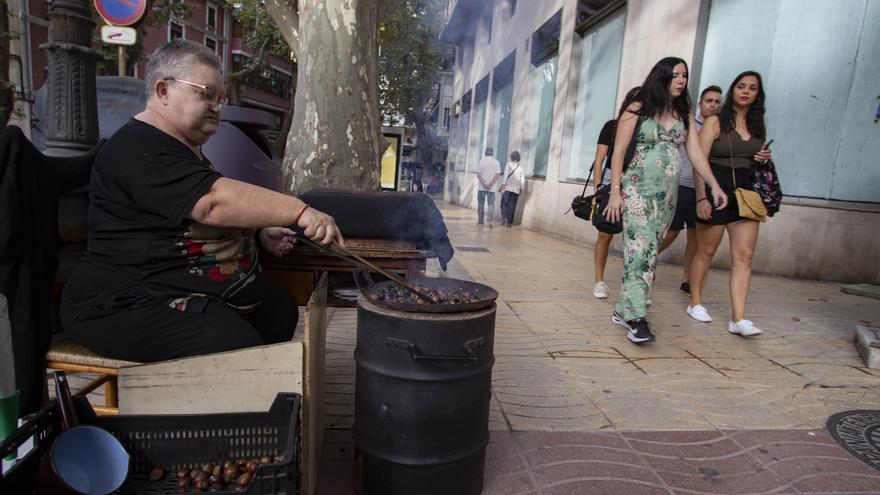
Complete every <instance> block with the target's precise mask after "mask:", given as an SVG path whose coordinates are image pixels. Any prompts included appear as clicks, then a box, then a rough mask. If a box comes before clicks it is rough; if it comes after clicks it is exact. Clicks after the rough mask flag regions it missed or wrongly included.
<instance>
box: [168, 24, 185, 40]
mask: <svg viewBox="0 0 880 495" xmlns="http://www.w3.org/2000/svg"><path fill="white" fill-rule="evenodd" d="M172 26H180V38H183V39H186V23H183V22H180V21H177V20H174V19H172V20H169V21H168V35H167V36H166V38H167V41H171V40H173V39H176V38H172V37H171V28H172Z"/></svg>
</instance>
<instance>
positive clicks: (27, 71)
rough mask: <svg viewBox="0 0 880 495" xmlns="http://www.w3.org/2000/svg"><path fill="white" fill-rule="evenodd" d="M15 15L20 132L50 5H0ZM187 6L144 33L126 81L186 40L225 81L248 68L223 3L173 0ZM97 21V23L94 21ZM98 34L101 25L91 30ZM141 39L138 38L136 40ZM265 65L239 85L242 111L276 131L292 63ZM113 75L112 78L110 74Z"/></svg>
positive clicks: (40, 73) (33, 1) (37, 77)
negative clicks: (259, 116)
mask: <svg viewBox="0 0 880 495" xmlns="http://www.w3.org/2000/svg"><path fill="white" fill-rule="evenodd" d="M3 1H7V4H8V5H9V7H10V8H11V12H12V13H13V14H14V15H15V17H16V19H15V21H12V20H10V26H11V31H13V32H12V34H13V36H12V40H13V43H12V47H11V52H12V53H13V54H14V57H13V60H14V62H15V63H13V64H12V69H13V71H12V73H11V74H10V76H11V77H10V79H11V81H12V82H13V84H15V85H16V96H17V99H18V103H17V104H16V110H17V112H16V118H15V120H13V122H12V123H16V124H17V125H19V127H21V128H22V129H29V127H30V126H29V125H28V124H27V123H28V122H29V121H30V119H31V117H32V113H33V108H32V105H33V102H34V93H35V92H36V91H37V90H38V89H39V88H40V87H42V86H43V83H44V82H45V79H46V75H47V71H46V64H47V59H46V55H45V53H44V52H43V51H42V50H40V48H39V47H40V45H41V44H43V43H45V42H46V41H47V40H48V36H49V3H47V2H46V1H41V0H14V1H13V0H3ZM173 1H176V2H178V3H185V4H188V5H190V6H191V9H190V15H189V16H188V17H186V18H171V19H169V20H168V22H166V23H165V24H164V25H162V26H160V27H147V28H145V31H146V35H145V36H143V39H142V46H143V53H144V57H145V58H144V59H142V60H139V61H138V62H137V63H135V64H132V66H131V67H128V71H127V75H129V76H133V77H137V78H143V76H144V71H145V68H146V63H147V59H146V57H148V56H149V54H150V53H152V52H153V50H155V49H156V48H157V47H158V46H160V45H162V44H163V43H166V42H168V41H170V40H172V39H174V38H185V39H187V40H190V41H193V42H195V43H198V44H201V45H205V46H206V47H208V48H209V49H211V50H212V51H214V52H215V53H216V54H217V56H218V57H220V60H221V62H222V63H223V75H224V77H226V76H228V75H229V74H231V73H233V72H234V71H235V70H237V69H239V68H241V67H243V66H244V65H246V64H247V60H248V59H249V58H250V57H251V52H250V50H249V49H248V47H247V46H246V45H245V44H244V42H243V41H242V38H243V34H242V29H243V28H242V27H241V26H240V25H239V24H238V23H236V22H235V20H234V19H233V16H232V11H231V10H230V9H228V8H227V7H226V5H227V4H225V3H224V2H214V1H212V0H173ZM96 18H97V17H96ZM99 29H100V25H98V26H96V27H95V30H96V32H97V30H99ZM139 35H140V34H139ZM266 58H267V62H268V63H267V64H266V65H265V66H264V67H263V68H262V70H260V71H259V72H255V73H252V74H251V75H250V76H249V77H246V78H245V79H244V80H243V81H242V82H243V84H244V91H243V93H242V102H241V104H242V106H247V107H254V108H259V109H261V110H267V111H269V112H271V113H272V114H273V115H275V118H276V124H277V128H279V129H280V127H281V124H282V122H283V119H284V114H285V113H286V112H287V111H288V110H289V109H290V91H291V87H292V85H293V83H294V81H293V77H292V69H293V68H292V65H291V63H290V61H288V60H284V59H282V58H279V57H276V56H275V55H271V54H270V55H269V56H268V57H266ZM110 75H115V74H110Z"/></svg>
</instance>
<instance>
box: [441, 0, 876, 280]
mask: <svg viewBox="0 0 880 495" xmlns="http://www.w3.org/2000/svg"><path fill="white" fill-rule="evenodd" d="M445 16H446V21H445V24H444V27H443V31H442V32H441V40H443V41H446V42H449V43H452V44H454V45H455V46H456V57H455V66H454V84H453V85H454V89H453V100H454V103H453V111H452V122H451V126H450V137H449V164H448V165H449V166H448V173H447V176H446V184H445V187H444V198H445V199H447V200H448V201H450V202H452V203H456V204H460V205H464V206H470V207H475V205H476V196H477V195H476V186H477V184H476V182H477V181H476V177H475V171H474V168H475V166H476V163H477V160H478V159H479V157H480V155H481V154H482V150H483V149H485V147H486V146H493V147H494V148H495V151H496V156H498V157H499V160H501V158H502V157H506V156H507V155H509V153H510V152H511V151H513V150H518V151H520V153H521V154H522V157H523V160H522V163H523V167H524V169H525V171H526V174H527V180H526V188H525V191H524V193H523V196H522V197H521V199H520V205H521V206H519V210H520V211H519V212H518V213H517V218H518V219H519V220H520V221H521V222H522V224H523V225H524V226H525V227H527V228H531V229H536V230H541V231H546V232H548V233H551V234H554V235H558V236H561V237H565V238H569V239H572V240H576V241H580V242H585V243H589V244H592V243H593V242H594V241H595V235H596V234H595V233H596V231H595V229H593V228H592V227H591V226H590V225H589V224H588V223H587V222H584V221H583V220H580V219H578V218H576V217H574V216H573V215H572V214H571V213H569V214H567V215H565V214H564V213H565V212H566V210H567V209H568V207H569V204H570V202H571V199H572V197H574V196H575V195H577V194H580V192H581V190H582V188H583V183H584V180H585V178H586V176H587V173H588V170H589V167H590V165H591V164H592V161H593V156H594V154H595V149H596V139H597V138H598V134H599V130H600V129H601V127H602V124H603V123H604V122H605V121H606V120H608V119H610V118H613V117H614V114H615V112H616V109H617V106H618V105H619V103H620V101H621V99H622V98H623V95H625V94H626V92H627V91H628V90H629V89H630V88H631V87H633V86H636V85H639V84H640V83H641V82H642V81H643V80H644V78H645V76H646V75H647V73H648V71H649V70H650V69H651V67H652V66H653V65H654V63H656V61H658V60H659V59H661V58H663V57H666V56H677V57H681V58H682V59H684V60H686V61H687V62H688V64H689V69H690V81H689V84H690V86H689V91H690V93H691V96H692V99H694V101H696V97H697V96H698V95H699V92H700V89H701V88H703V87H706V86H709V85H712V84H716V85H719V86H721V87H722V88H724V89H725V91H726V90H727V88H728V86H729V85H730V83H731V81H732V80H733V78H734V77H735V76H736V75H737V74H739V73H740V72H742V71H744V70H756V71H758V72H760V73H761V74H762V76H763V79H764V85H765V90H766V94H767V104H766V106H767V115H766V119H767V124H768V138H772V139H774V140H775V141H774V144H773V151H774V159H775V162H776V165H777V169H778V171H779V174H780V179H781V183H782V187H783V190H784V192H785V195H786V196H785V200H784V202H783V206H782V210H781V211H780V213H778V214H777V215H776V216H775V217H773V218H771V219H769V221H768V222H767V223H766V224H765V225H762V226H761V233H760V237H759V240H758V246H757V248H756V252H755V258H754V261H753V266H754V269H755V271H757V272H761V273H768V274H778V275H786V276H795V277H804V278H813V279H822V280H833V281H842V282H868V283H875V284H876V283H880V262H878V258H880V257H878V254H877V253H880V235H878V233H877V232H878V228H880V163H878V158H877V157H878V156H880V123H878V121H880V115H878V114H880V109H878V96H877V87H876V81H878V80H880V67H878V66H877V64H876V61H877V60H880V0H851V1H848V2H835V1H833V0H711V1H710V0H666V1H658V0H630V1H624V0H545V1H541V2H525V1H516V0H491V1H484V0H450V1H449V2H448V3H447V5H446V12H445ZM496 200H497V199H496ZM683 244H684V243H683V242H680V243H676V245H674V246H673V248H671V249H670V250H669V251H668V252H666V253H664V255H663V259H664V260H668V261H674V262H679V261H680V258H681V254H682V250H683ZM613 246H614V248H615V249H618V250H619V248H620V240H619V238H617V239H615V244H614V245H613ZM584 262H585V263H586V262H588V260H584ZM715 264H716V266H718V267H728V266H729V254H728V252H727V247H726V245H724V243H723V244H722V247H721V248H720V249H719V252H718V254H717V255H716V257H715Z"/></svg>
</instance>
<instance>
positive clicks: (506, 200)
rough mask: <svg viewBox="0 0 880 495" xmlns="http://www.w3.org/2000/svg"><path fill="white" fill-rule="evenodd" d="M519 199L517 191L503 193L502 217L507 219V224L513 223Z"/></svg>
mask: <svg viewBox="0 0 880 495" xmlns="http://www.w3.org/2000/svg"><path fill="white" fill-rule="evenodd" d="M517 201H519V194H517V193H515V192H510V191H504V192H503V193H502V194H501V218H503V219H504V220H506V221H507V225H511V224H512V223H513V215H514V214H515V213H516V203H517Z"/></svg>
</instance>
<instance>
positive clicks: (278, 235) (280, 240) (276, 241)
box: [260, 227, 296, 258]
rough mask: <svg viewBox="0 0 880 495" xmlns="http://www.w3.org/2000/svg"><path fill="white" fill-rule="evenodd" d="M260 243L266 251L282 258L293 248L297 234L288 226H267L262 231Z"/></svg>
mask: <svg viewBox="0 0 880 495" xmlns="http://www.w3.org/2000/svg"><path fill="white" fill-rule="evenodd" d="M260 244H262V245H263V248H265V249H266V251H269V252H270V253H272V254H274V255H275V256H277V257H279V258H281V257H282V256H284V255H285V254H287V253H289V252H290V251H291V250H292V249H293V245H294V244H296V234H294V232H293V231H292V230H290V229H288V228H286V227H266V228H264V229H263V230H261V231H260Z"/></svg>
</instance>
